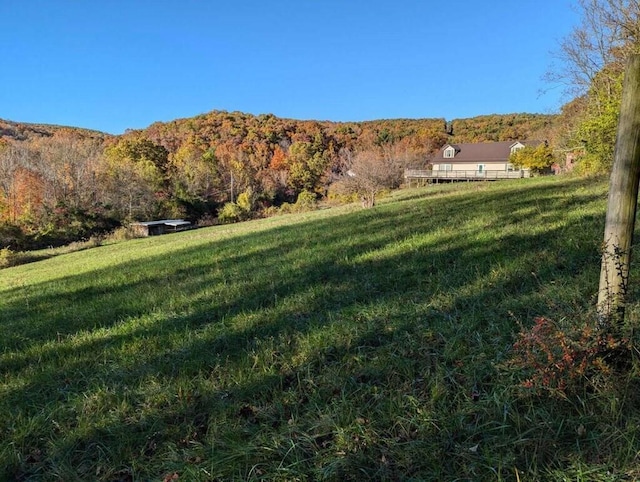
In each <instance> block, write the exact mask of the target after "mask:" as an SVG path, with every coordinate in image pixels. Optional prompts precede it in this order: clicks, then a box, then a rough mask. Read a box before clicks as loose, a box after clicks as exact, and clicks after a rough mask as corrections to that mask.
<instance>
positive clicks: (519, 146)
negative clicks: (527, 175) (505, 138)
mask: <svg viewBox="0 0 640 482" xmlns="http://www.w3.org/2000/svg"><path fill="white" fill-rule="evenodd" d="M520 149H524V146H523V145H522V144H516V145H515V146H513V147H512V148H511V154H513V153H514V152H518V151H519V150H520Z"/></svg>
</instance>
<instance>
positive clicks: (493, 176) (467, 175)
mask: <svg viewBox="0 0 640 482" xmlns="http://www.w3.org/2000/svg"><path fill="white" fill-rule="evenodd" d="M529 176H530V174H529V171H524V170H522V171H521V170H518V171H433V170H428V169H405V171H404V177H405V179H449V180H464V179H468V180H482V179H486V180H489V181H491V180H497V179H520V178H523V177H529Z"/></svg>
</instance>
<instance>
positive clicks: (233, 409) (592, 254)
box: [0, 178, 640, 481]
mask: <svg viewBox="0 0 640 482" xmlns="http://www.w3.org/2000/svg"><path fill="white" fill-rule="evenodd" d="M606 189H607V186H606V181H604V180H598V179H595V180H594V179H571V178H546V179H531V180H522V181H518V182H501V183H495V184H484V183H482V184H468V185H448V186H445V185H441V186H432V187H429V188H424V189H411V190H409V189H408V190H403V191H399V192H397V193H394V194H393V195H392V196H390V197H389V198H387V199H385V200H384V202H382V203H380V205H379V206H377V207H376V208H374V209H372V210H360V209H357V208H356V207H354V206H347V207H341V208H332V209H327V210H322V211H317V212H312V213H306V214H301V215H290V216H281V217H276V218H270V219H265V220H260V221H253V222H248V223H241V224H237V225H232V226H222V227H212V228H206V229H200V230H196V231H189V232H184V233H178V234H173V235H167V236H162V237H156V238H148V239H139V240H133V241H128V242H123V243H120V244H112V245H107V246H101V247H97V248H93V249H88V250H84V251H79V252H74V253H69V254H64V255H60V256H56V257H54V258H51V259H46V260H43V261H39V262H36V263H31V264H27V265H22V266H16V267H13V268H7V269H4V270H1V271H0V340H1V341H0V413H2V414H3V417H2V418H0V478H3V479H5V480H65V481H67V480H103V481H128V480H163V479H164V478H165V477H171V476H172V475H173V474H177V475H178V476H179V477H180V480H202V481H205V480H287V481H289V480H336V481H337V480H434V481H436V480H437V481H442V480H523V481H524V480H608V481H609V480H610V481H614V480H633V478H635V477H640V470H639V469H638V464H639V461H638V454H639V452H640V441H639V440H638V435H637V433H638V426H639V425H640V405H639V404H638V403H637V401H638V400H637V395H636V394H635V392H634V391H633V389H632V388H629V390H628V392H627V393H624V394H622V395H621V394H620V393H618V392H616V393H611V394H607V393H604V394H603V393H587V392H585V394H584V395H583V396H581V397H574V398H571V399H566V400H559V399H558V400H556V399H551V398H544V397H534V396H526V395H522V394H520V391H519V390H518V389H517V383H518V381H517V380H516V378H515V375H514V374H513V373H511V372H509V371H505V370H503V369H501V368H500V366H501V365H500V364H501V363H502V362H504V361H505V360H506V359H507V357H508V356H509V352H510V348H511V345H512V343H513V340H514V335H515V333H517V331H518V329H519V326H518V323H522V324H523V325H525V326H528V325H530V324H531V322H532V320H533V317H535V316H548V317H552V318H556V319H565V318H567V319H575V321H576V322H577V323H579V322H580V320H581V318H582V317H585V316H589V313H590V312H591V307H592V306H593V304H594V294H595V292H596V290H597V284H598V274H599V245H600V241H601V237H602V231H603V222H604V210H605V204H606ZM632 279H638V272H637V269H635V268H634V269H633V271H632ZM638 299H639V297H638V290H637V289H636V288H632V293H631V300H630V304H629V307H628V317H629V319H630V320H631V323H636V322H637V320H638V313H639V307H640V305H639V303H638ZM633 386H634V385H633V384H630V385H629V387H633ZM474 391H477V392H478V393H479V398H478V399H477V400H476V399H475V398H474V397H472V396H471V394H472V392H474Z"/></svg>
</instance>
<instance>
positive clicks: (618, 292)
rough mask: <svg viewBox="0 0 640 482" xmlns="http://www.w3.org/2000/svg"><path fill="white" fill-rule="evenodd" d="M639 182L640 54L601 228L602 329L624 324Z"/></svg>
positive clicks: (632, 64) (631, 69)
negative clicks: (602, 228)
mask: <svg viewBox="0 0 640 482" xmlns="http://www.w3.org/2000/svg"><path fill="white" fill-rule="evenodd" d="M639 180H640V55H633V56H631V57H630V58H629V62H628V64H627V70H626V73H625V80H624V87H623V91H622V104H621V107H620V118H619V120H618V132H617V139H616V148H615V154H614V160H613V170H612V172H611V181H610V185H609V199H608V204H607V217H606V224H605V229H604V243H603V252H602V265H601V271H600V286H599V290H598V306H597V311H598V318H599V321H600V325H601V327H602V328H603V329H605V330H610V329H612V328H619V327H620V325H621V324H622V322H623V321H624V308H625V297H626V293H627V287H628V281H629V263H630V260H631V244H632V240H633V230H634V223H635V217H636V205H637V201H638V181H639Z"/></svg>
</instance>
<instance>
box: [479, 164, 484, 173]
mask: <svg viewBox="0 0 640 482" xmlns="http://www.w3.org/2000/svg"><path fill="white" fill-rule="evenodd" d="M478 172H484V164H478Z"/></svg>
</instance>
